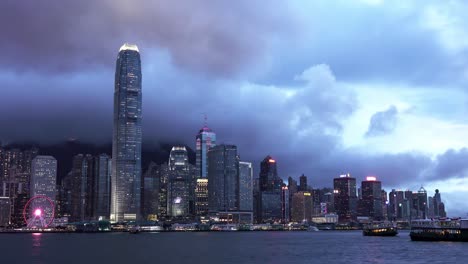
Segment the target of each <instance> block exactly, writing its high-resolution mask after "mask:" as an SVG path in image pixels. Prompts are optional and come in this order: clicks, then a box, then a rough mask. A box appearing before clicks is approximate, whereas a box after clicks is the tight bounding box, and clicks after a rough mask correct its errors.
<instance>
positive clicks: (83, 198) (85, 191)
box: [70, 154, 93, 222]
mask: <svg viewBox="0 0 468 264" xmlns="http://www.w3.org/2000/svg"><path fill="white" fill-rule="evenodd" d="M92 173H93V157H92V156H91V155H90V154H87V155H83V154H78V155H75V156H74V157H73V165H72V176H71V177H72V180H71V184H72V186H71V187H72V192H71V217H70V221H73V222H75V221H83V220H89V218H90V215H89V214H88V210H89V209H88V208H90V204H89V203H90V201H91V197H92V193H91V191H90V189H89V188H88V187H89V181H90V180H91V178H92V175H91V174H92Z"/></svg>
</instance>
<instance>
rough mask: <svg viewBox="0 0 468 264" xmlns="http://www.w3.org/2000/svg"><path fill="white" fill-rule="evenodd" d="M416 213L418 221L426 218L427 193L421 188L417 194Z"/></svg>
mask: <svg viewBox="0 0 468 264" xmlns="http://www.w3.org/2000/svg"><path fill="white" fill-rule="evenodd" d="M417 200H418V202H417V211H418V218H419V219H426V218H427V192H426V189H424V188H423V187H422V186H421V188H420V189H419V190H418V193H417Z"/></svg>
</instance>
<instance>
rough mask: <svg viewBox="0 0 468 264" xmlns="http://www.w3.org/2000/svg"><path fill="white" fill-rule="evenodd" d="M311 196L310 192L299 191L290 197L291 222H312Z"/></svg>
mask: <svg viewBox="0 0 468 264" xmlns="http://www.w3.org/2000/svg"><path fill="white" fill-rule="evenodd" d="M312 208H313V203H312V194H311V193H310V192H304V191H299V192H296V193H295V194H294V195H293V196H292V206H291V221H293V222H298V223H301V222H310V221H312Z"/></svg>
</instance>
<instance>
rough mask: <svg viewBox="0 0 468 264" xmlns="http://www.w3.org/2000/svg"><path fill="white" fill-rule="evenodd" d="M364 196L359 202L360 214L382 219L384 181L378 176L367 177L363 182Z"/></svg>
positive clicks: (362, 190)
mask: <svg viewBox="0 0 468 264" xmlns="http://www.w3.org/2000/svg"><path fill="white" fill-rule="evenodd" d="M361 192H362V198H361V200H360V203H359V205H360V206H359V214H360V215H361V216H368V217H371V218H372V219H373V220H378V221H381V220H382V218H383V213H382V183H381V182H380V181H378V180H377V179H376V177H366V180H365V181H362V183H361Z"/></svg>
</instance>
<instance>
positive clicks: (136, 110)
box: [110, 44, 142, 222]
mask: <svg viewBox="0 0 468 264" xmlns="http://www.w3.org/2000/svg"><path fill="white" fill-rule="evenodd" d="M141 79H142V76H141V61H140V52H139V50H138V47H137V46H136V45H130V44H124V45H123V46H122V47H121V48H120V51H119V54H118V56H117V62H116V70H115V91H114V129H113V140H112V177H111V188H112V189H111V190H112V191H111V217H110V218H111V221H113V222H119V221H127V220H136V219H137V218H139V217H140V210H141V204H140V203H141V141H142V131H141V101H142V89H141V83H142V80H141Z"/></svg>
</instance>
